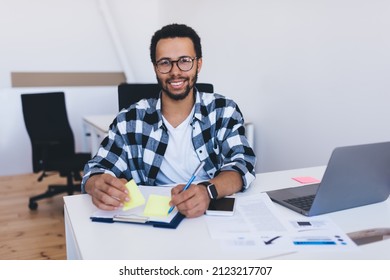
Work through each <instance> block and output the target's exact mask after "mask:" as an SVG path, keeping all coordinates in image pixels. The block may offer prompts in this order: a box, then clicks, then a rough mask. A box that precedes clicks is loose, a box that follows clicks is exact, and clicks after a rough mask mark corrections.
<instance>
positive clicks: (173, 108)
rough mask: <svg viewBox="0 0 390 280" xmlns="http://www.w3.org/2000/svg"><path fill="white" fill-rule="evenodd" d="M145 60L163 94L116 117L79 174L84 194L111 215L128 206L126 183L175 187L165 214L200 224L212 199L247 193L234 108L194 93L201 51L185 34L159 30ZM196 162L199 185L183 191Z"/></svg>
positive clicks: (247, 151)
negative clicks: (172, 209)
mask: <svg viewBox="0 0 390 280" xmlns="http://www.w3.org/2000/svg"><path fill="white" fill-rule="evenodd" d="M150 57H151V60H152V63H153V67H154V71H155V73H156V77H157V81H158V83H159V84H160V86H161V88H162V90H161V92H160V95H159V98H158V99H143V100H141V101H140V102H138V103H137V104H133V105H131V106H130V107H129V108H127V109H124V110H122V111H121V112H119V114H118V115H117V117H116V119H115V120H114V122H113V124H112V125H111V127H110V131H109V133H108V136H107V137H106V138H105V139H104V141H103V142H102V144H101V146H100V148H99V150H98V153H97V154H96V156H95V157H94V158H93V159H91V160H90V161H89V162H88V163H87V164H86V166H85V170H84V174H85V175H84V177H83V181H82V190H83V192H86V193H89V194H90V195H91V196H92V201H93V203H94V204H95V205H96V206H97V207H99V208H101V209H104V210H114V209H117V208H119V207H122V206H123V204H124V203H125V202H126V201H128V200H129V195H128V193H127V190H126V187H125V185H124V184H125V183H126V182H127V181H129V180H131V179H134V180H135V182H136V183H137V184H139V185H149V186H155V185H167V184H169V185H176V186H175V187H174V188H172V192H171V193H172V199H171V202H170V204H171V206H176V207H177V209H178V210H179V211H180V212H181V213H182V214H184V215H185V216H187V217H198V216H200V215H203V214H204V213H205V211H206V209H207V207H208V205H209V203H210V201H211V200H212V199H219V198H222V197H224V196H227V195H231V194H233V193H236V192H239V191H244V190H245V189H247V188H248V187H249V185H250V183H251V182H252V181H253V180H254V178H255V171H254V168H255V163H256V157H255V155H254V153H253V150H252V148H251V147H250V146H249V144H248V141H247V139H246V137H245V128H244V118H243V116H242V114H241V111H240V110H239V108H238V106H237V104H236V103H235V102H234V101H232V100H230V99H228V98H226V97H224V96H222V95H219V94H216V93H214V94H211V93H203V92H199V91H198V90H197V89H196V87H195V83H196V81H197V78H198V74H199V72H200V70H201V68H202V47H201V43H200V38H199V36H198V34H197V33H196V32H195V31H194V30H193V29H192V28H191V27H188V26H186V25H183V24H170V25H167V26H165V27H163V28H162V29H160V30H158V31H157V32H156V33H155V34H154V35H153V37H152V40H151V45H150ZM201 162H204V165H203V168H202V170H201V171H200V172H199V173H198V174H197V177H196V180H197V181H201V183H198V184H191V186H190V187H189V188H188V189H187V190H186V191H182V190H183V188H184V185H185V183H186V182H187V181H188V179H190V177H191V175H192V173H193V172H194V170H195V169H196V168H197V166H199V164H200V163H201ZM130 199H131V194H130Z"/></svg>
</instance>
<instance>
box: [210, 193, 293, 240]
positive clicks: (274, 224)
mask: <svg viewBox="0 0 390 280" xmlns="http://www.w3.org/2000/svg"><path fill="white" fill-rule="evenodd" d="M236 203H237V205H236V207H237V208H236V212H235V213H234V215H233V216H231V217H213V216H207V217H206V222H207V226H208V229H209V233H210V235H211V237H212V238H213V239H221V238H222V239H223V238H225V239H226V238H241V237H243V236H248V235H258V234H259V233H261V232H265V231H266V232H280V231H282V232H283V231H286V226H285V225H283V222H282V221H281V220H280V219H279V218H278V217H277V215H275V214H274V211H275V209H274V205H273V204H272V201H271V200H270V199H269V197H268V195H267V194H265V193H259V194H257V195H251V196H242V197H237V198H236Z"/></svg>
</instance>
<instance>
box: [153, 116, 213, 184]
mask: <svg viewBox="0 0 390 280" xmlns="http://www.w3.org/2000/svg"><path fill="white" fill-rule="evenodd" d="M193 115H194V109H192V111H191V113H190V114H189V115H188V117H187V118H186V119H185V120H184V121H183V122H182V123H181V124H179V125H178V126H177V127H173V126H172V125H171V124H170V123H169V122H168V121H167V120H166V119H165V118H164V116H163V120H164V124H165V126H166V127H167V130H168V135H169V141H168V146H167V150H166V152H165V156H164V159H163V162H162V164H161V168H160V172H159V173H158V175H157V178H156V184H157V185H166V184H180V183H182V184H186V183H187V181H188V180H189V179H190V178H191V176H192V174H193V173H194V171H195V169H196V168H197V166H198V165H199V163H200V160H199V159H198V156H197V155H196V153H195V150H194V146H193V144H192V126H191V125H190V123H191V120H192V117H193ZM207 179H208V176H207V173H206V172H205V171H204V170H201V171H200V172H199V173H198V175H197V177H196V179H195V181H201V180H207Z"/></svg>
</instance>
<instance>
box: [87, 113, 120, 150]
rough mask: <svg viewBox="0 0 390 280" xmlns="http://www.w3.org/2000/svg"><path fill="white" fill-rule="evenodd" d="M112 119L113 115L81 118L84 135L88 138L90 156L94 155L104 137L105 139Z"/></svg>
mask: <svg viewBox="0 0 390 280" xmlns="http://www.w3.org/2000/svg"><path fill="white" fill-rule="evenodd" d="M114 118H115V115H93V116H85V117H84V118H83V121H84V131H85V135H89V136H90V149H91V154H92V156H94V155H96V152H97V150H98V149H99V145H100V143H101V142H102V141H103V139H104V137H106V135H107V133H108V128H109V126H110V124H111V123H112V121H113V120H114Z"/></svg>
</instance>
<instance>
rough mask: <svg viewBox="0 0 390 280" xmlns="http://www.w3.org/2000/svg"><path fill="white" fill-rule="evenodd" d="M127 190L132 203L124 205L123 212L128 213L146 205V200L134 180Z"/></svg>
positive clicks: (130, 182)
mask: <svg viewBox="0 0 390 280" xmlns="http://www.w3.org/2000/svg"><path fill="white" fill-rule="evenodd" d="M126 188H127V190H128V191H129V198H130V201H128V202H125V203H124V205H123V209H122V210H123V211H127V210H130V209H133V208H135V207H138V206H141V205H144V204H145V198H144V196H143V194H142V193H141V191H140V190H139V188H138V186H137V184H136V183H135V181H134V180H130V181H129V182H127V184H126Z"/></svg>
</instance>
